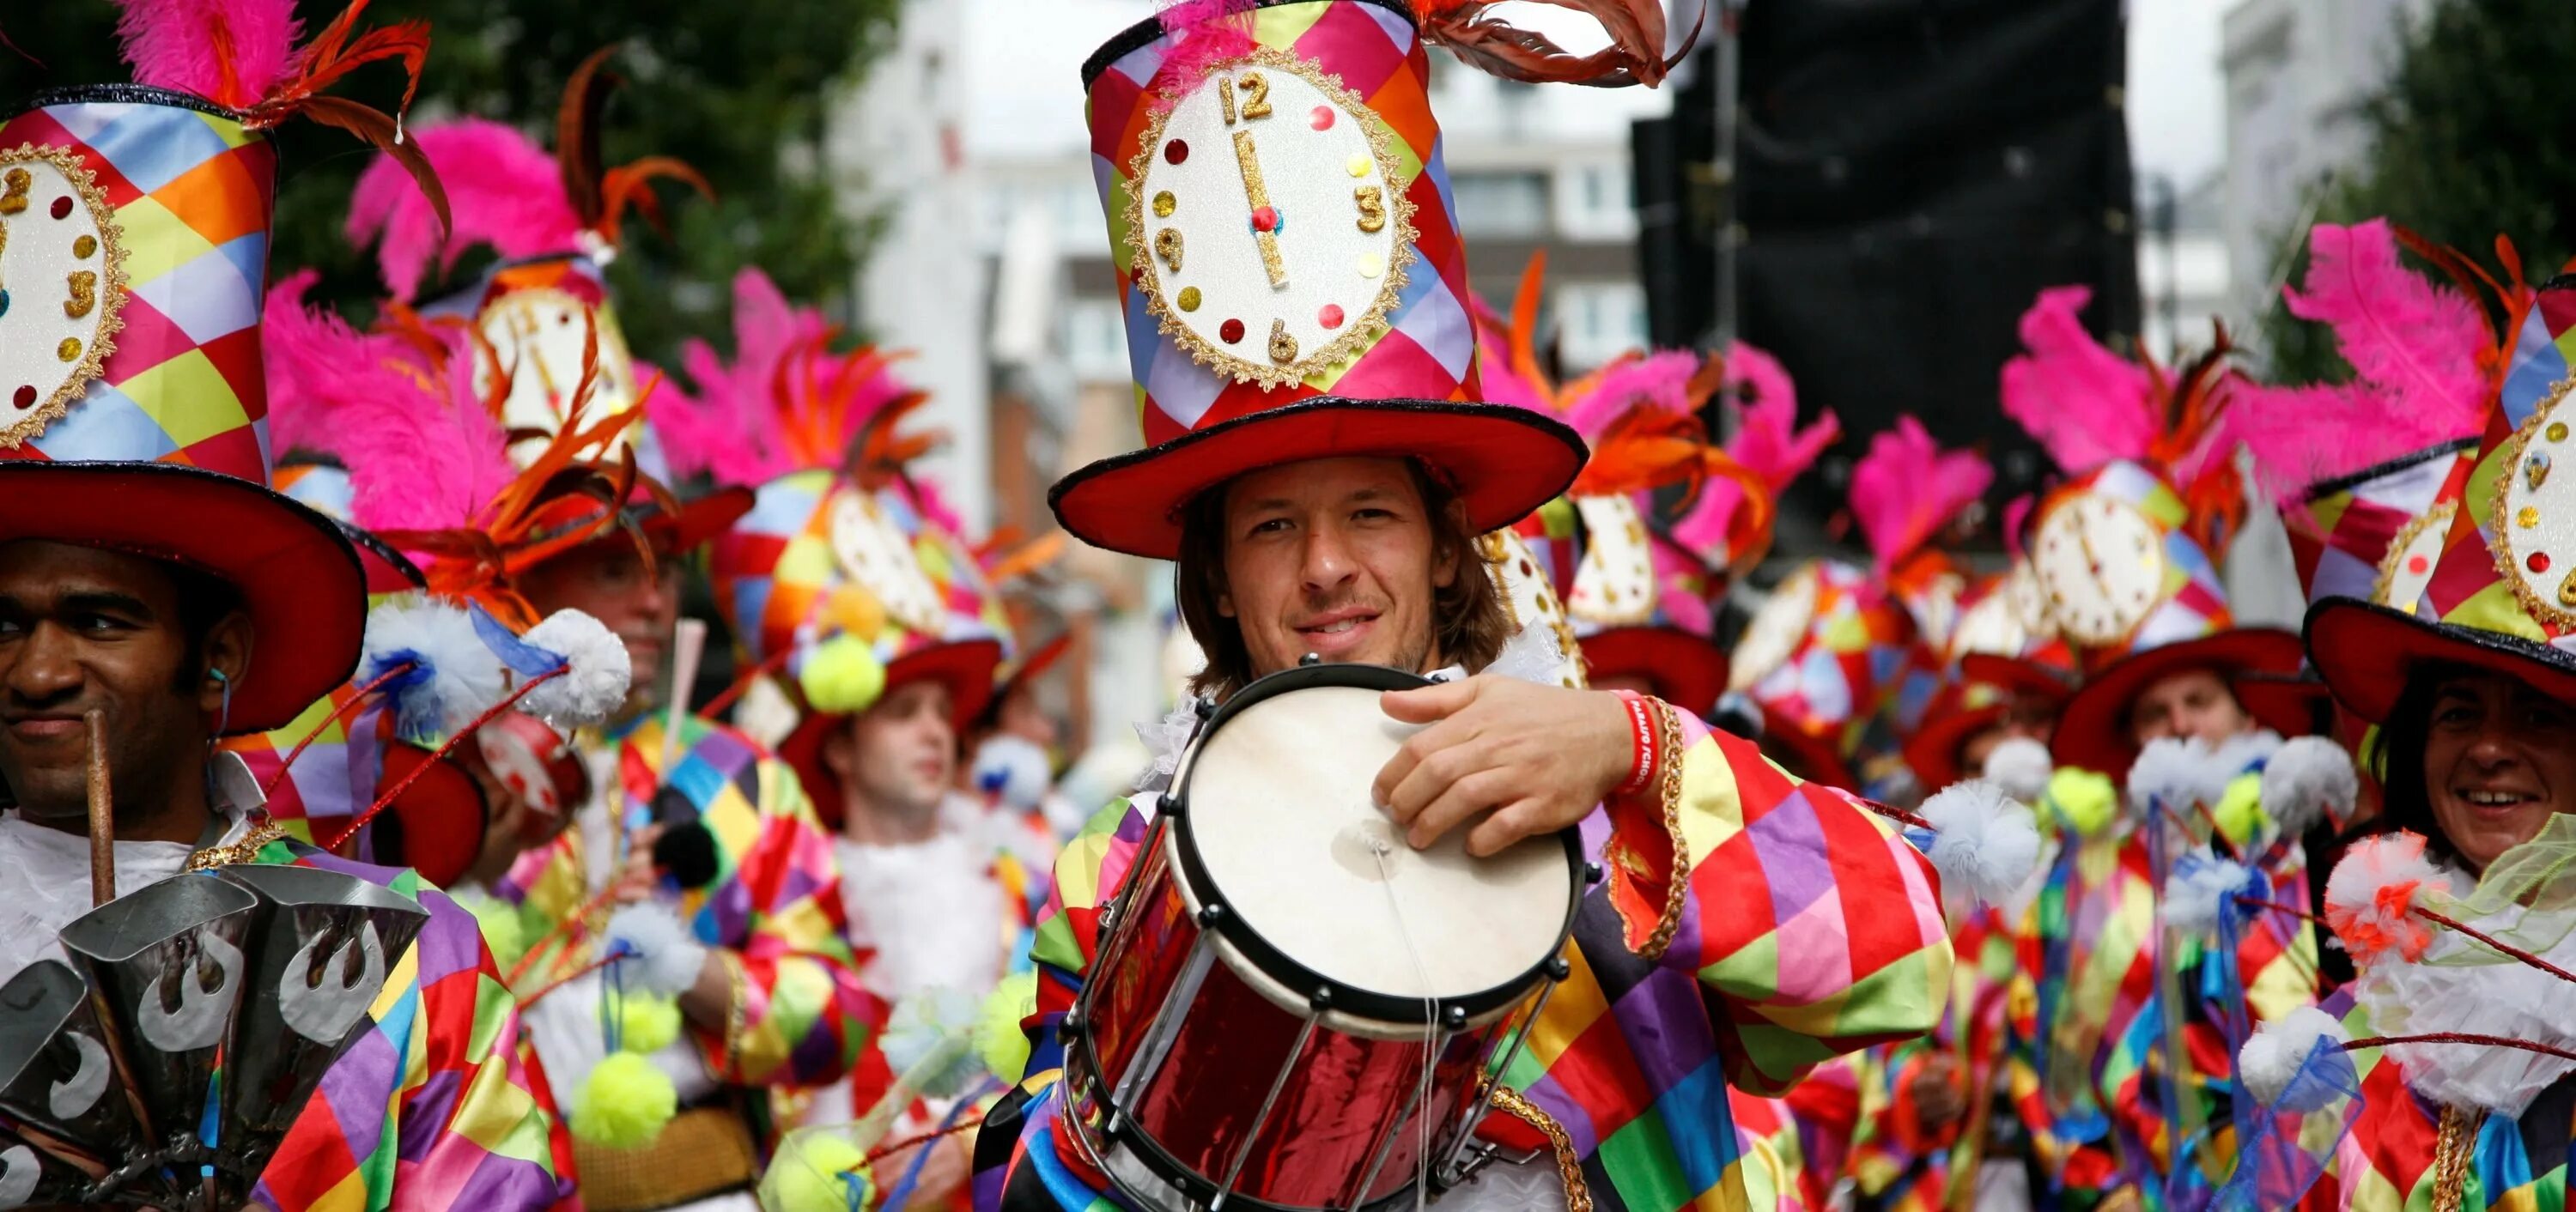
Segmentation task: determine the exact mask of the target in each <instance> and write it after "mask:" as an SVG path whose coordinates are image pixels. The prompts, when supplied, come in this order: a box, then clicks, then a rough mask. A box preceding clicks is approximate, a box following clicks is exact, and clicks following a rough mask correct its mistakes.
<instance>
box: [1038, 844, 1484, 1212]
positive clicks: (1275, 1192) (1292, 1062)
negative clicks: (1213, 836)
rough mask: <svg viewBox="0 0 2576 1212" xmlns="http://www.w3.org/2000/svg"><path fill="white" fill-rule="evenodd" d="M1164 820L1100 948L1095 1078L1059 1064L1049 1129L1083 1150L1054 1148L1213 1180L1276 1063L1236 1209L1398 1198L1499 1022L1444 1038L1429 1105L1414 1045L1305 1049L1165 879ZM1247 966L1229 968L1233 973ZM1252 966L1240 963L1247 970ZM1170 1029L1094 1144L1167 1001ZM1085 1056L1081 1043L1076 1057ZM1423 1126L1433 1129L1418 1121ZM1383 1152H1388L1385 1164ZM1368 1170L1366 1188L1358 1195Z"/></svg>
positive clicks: (1443, 1133)
mask: <svg viewBox="0 0 2576 1212" xmlns="http://www.w3.org/2000/svg"><path fill="white" fill-rule="evenodd" d="M1168 834H1169V825H1168V822H1157V824H1156V826H1155V828H1154V831H1153V832H1152V833H1151V834H1150V835H1149V836H1148V837H1147V839H1146V843H1145V845H1144V846H1143V847H1142V848H1141V850H1140V851H1139V854H1138V861H1137V864H1136V866H1135V868H1134V869H1133V870H1132V871H1130V872H1129V874H1128V883H1127V889H1126V892H1125V894H1124V896H1123V899H1122V900H1121V901H1120V902H1119V903H1120V906H1121V907H1120V909H1119V911H1118V920H1117V921H1115V922H1113V923H1112V924H1111V928H1110V934H1109V937H1108V938H1107V939H1106V940H1104V942H1103V944H1102V946H1101V949H1100V960H1099V962H1098V963H1097V964H1096V965H1095V967H1094V971H1093V973H1092V976H1091V979H1092V980H1093V981H1094V982H1099V984H1098V985H1097V987H1096V989H1095V990H1094V992H1093V994H1092V997H1091V998H1090V999H1089V1000H1090V1003H1091V1008H1090V1010H1089V1011H1088V1013H1087V1015H1086V1017H1085V1019H1084V1030H1085V1031H1086V1032H1087V1033H1088V1043H1089V1046H1090V1047H1091V1048H1092V1049H1094V1050H1095V1051H1094V1052H1093V1056H1095V1057H1096V1058H1097V1066H1098V1069H1097V1074H1096V1076H1093V1075H1090V1074H1080V1075H1079V1076H1076V1075H1077V1074H1079V1073H1080V1070H1082V1069H1084V1068H1088V1067H1089V1066H1086V1065H1083V1064H1081V1063H1080V1062H1079V1061H1078V1060H1076V1059H1075V1058H1068V1077H1069V1078H1072V1079H1073V1080H1069V1081H1068V1083H1067V1091H1066V1093H1067V1096H1068V1098H1069V1099H1070V1100H1071V1101H1070V1102H1069V1104H1068V1106H1067V1108H1066V1113H1065V1115H1064V1116H1063V1117H1062V1118H1061V1119H1060V1120H1059V1121H1058V1130H1059V1132H1075V1133H1080V1134H1082V1135H1084V1136H1086V1137H1088V1138H1089V1140H1088V1142H1076V1141H1071V1140H1066V1141H1063V1142H1061V1143H1063V1144H1065V1145H1067V1146H1071V1147H1072V1148H1073V1149H1074V1150H1076V1151H1077V1153H1076V1155H1080V1153H1088V1152H1091V1151H1093V1150H1094V1149H1095V1148H1096V1149H1098V1150H1099V1151H1102V1152H1108V1151H1112V1150H1116V1149H1120V1148H1125V1149H1129V1150H1132V1151H1135V1152H1137V1153H1139V1154H1140V1155H1145V1154H1146V1153H1147V1151H1151V1152H1155V1153H1160V1154H1161V1155H1162V1159H1163V1160H1164V1161H1165V1162H1166V1164H1165V1165H1162V1166H1158V1167H1155V1168H1157V1169H1162V1170H1168V1169H1170V1163H1177V1164H1178V1165H1179V1166H1181V1167H1184V1168H1186V1169H1187V1170H1189V1171H1190V1172H1191V1173H1193V1174H1195V1175H1197V1176H1199V1177H1201V1178H1204V1179H1206V1180H1208V1181H1209V1182H1210V1183H1211V1184H1213V1183H1216V1182H1219V1181H1222V1179H1223V1178H1224V1176H1225V1173H1226V1170H1227V1168H1228V1167H1229V1166H1230V1165H1231V1164H1232V1163H1233V1161H1234V1158H1235V1156H1236V1154H1237V1153H1238V1152H1239V1151H1240V1150H1242V1148H1243V1145H1244V1139H1245V1134H1246V1133H1247V1132H1249V1131H1251V1129H1252V1125H1253V1122H1254V1121H1255V1119H1256V1118H1258V1117H1259V1114H1260V1110H1261V1103H1262V1099H1263V1097H1264V1096H1265V1095H1267V1094H1268V1093H1269V1091H1270V1087H1271V1084H1272V1082H1273V1081H1274V1080H1276V1079H1277V1078H1278V1075H1279V1073H1280V1072H1281V1070H1282V1069H1283V1068H1285V1069H1288V1070H1289V1071H1290V1072H1289V1076H1288V1078H1287V1082H1286V1085H1285V1086H1284V1087H1282V1089H1281V1091H1280V1094H1279V1098H1278V1101H1277V1103H1276V1104H1275V1105H1274V1106H1273V1107H1272V1108H1271V1110H1270V1114H1269V1117H1268V1119H1267V1120H1266V1121H1263V1123H1262V1125H1261V1128H1260V1130H1259V1132H1258V1133H1257V1134H1256V1135H1254V1136H1253V1138H1252V1141H1251V1150H1250V1152H1249V1154H1247V1155H1246V1156H1247V1157H1248V1160H1247V1161H1246V1162H1245V1164H1244V1167H1243V1170H1242V1172H1241V1174H1240V1175H1239V1176H1238V1177H1237V1179H1236V1180H1235V1183H1234V1187H1233V1190H1234V1192H1235V1197H1234V1199H1233V1200H1232V1201H1230V1203H1232V1204H1233V1205H1235V1206H1241V1205H1242V1204H1243V1202H1244V1201H1246V1200H1249V1201H1252V1202H1254V1203H1257V1204H1262V1205H1269V1206H1272V1207H1282V1208H1328V1207H1329V1208H1351V1207H1358V1206H1364V1205H1367V1204H1369V1203H1372V1202H1374V1201H1376V1200H1379V1199H1383V1198H1385V1197H1387V1196H1390V1195H1393V1194H1396V1193H1399V1192H1402V1191H1404V1190H1405V1189H1406V1188H1407V1187H1409V1186H1410V1185H1411V1184H1412V1183H1413V1181H1414V1179H1415V1174H1416V1167H1417V1166H1418V1165H1420V1163H1421V1158H1422V1150H1423V1147H1424V1145H1425V1139H1424V1131H1425V1129H1424V1125H1425V1124H1426V1123H1428V1125H1429V1141H1428V1144H1429V1146H1430V1148H1431V1149H1432V1150H1433V1155H1434V1157H1435V1158H1437V1156H1438V1155H1439V1153H1440V1152H1441V1151H1443V1150H1444V1149H1445V1148H1446V1147H1447V1145H1448V1144H1449V1143H1450V1140H1451V1137H1452V1135H1453V1131H1452V1130H1453V1128H1454V1126H1455V1125H1456V1124H1457V1123H1458V1122H1459V1120H1460V1118H1461V1116H1462V1113H1463V1111H1464V1108H1463V1106H1462V1105H1461V1100H1462V1099H1465V1098H1468V1097H1472V1096H1473V1095H1474V1094H1475V1092H1476V1090H1477V1086H1478V1073H1479V1071H1480V1070H1481V1069H1482V1068H1483V1067H1484V1065H1485V1064H1486V1063H1487V1061H1488V1060H1489V1059H1490V1054H1491V1052H1492V1051H1493V1048H1494V1046H1495V1043H1496V1042H1497V1041H1498V1040H1499V1039H1501V1038H1503V1033H1504V1031H1503V1029H1504V1026H1505V1025H1507V1023H1508V1017H1507V1018H1506V1021H1505V1022H1504V1023H1497V1024H1494V1025H1492V1026H1488V1027H1485V1028H1483V1029H1481V1030H1476V1031H1472V1032H1466V1033H1462V1034H1459V1035H1455V1036H1452V1037H1450V1039H1449V1041H1448V1043H1447V1046H1446V1047H1445V1048H1444V1049H1443V1050H1442V1053H1441V1055H1440V1057H1439V1060H1438V1063H1437V1064H1436V1065H1435V1066H1434V1068H1433V1070H1432V1072H1431V1074H1430V1081H1429V1089H1428V1098H1427V1100H1425V1103H1424V1105H1423V1106H1421V1107H1418V1108H1417V1107H1415V1106H1414V1103H1415V1102H1416V1100H1417V1098H1418V1097H1419V1096H1420V1095H1421V1094H1422V1092H1423V1087H1424V1073H1423V1064H1422V1060H1423V1052H1424V1048H1425V1041H1424V1040H1422V1039H1409V1040H1404V1039H1376V1038H1364V1037H1362V1036H1358V1035H1351V1034H1345V1033H1342V1032H1339V1031H1335V1030H1332V1029H1331V1026H1330V1023H1331V1020H1330V1019H1329V1018H1327V1019H1326V1020H1325V1021H1324V1022H1323V1023H1319V1024H1318V1025H1317V1028H1316V1030H1315V1031H1314V1033H1313V1035H1312V1036H1311V1037H1310V1038H1309V1039H1308V1040H1307V1042H1306V1046H1305V1049H1304V1051H1303V1052H1302V1053H1297V1052H1296V1051H1295V1050H1296V1048H1297V1039H1298V1035H1299V1032H1300V1031H1301V1029H1302V1028H1303V1027H1304V1019H1303V1017H1302V1016H1301V1015H1299V1014H1298V1013H1296V1012H1293V1011H1290V1010H1288V1009H1284V1008H1282V1007H1281V1006H1280V1005H1279V1004H1278V1003H1277V1002H1275V1001H1273V1000H1272V999H1271V998H1270V997H1268V996H1265V995H1264V994H1263V993H1262V992H1261V990H1259V989H1257V988H1255V987H1254V986H1253V985H1252V984H1251V983H1249V982H1247V981H1246V980H1244V979H1243V978H1242V977H1241V976H1239V975H1238V974H1237V971H1236V969H1235V968H1234V967H1232V966H1230V965H1229V964H1228V963H1227V962H1225V960H1224V959H1221V958H1219V957H1218V955H1217V954H1215V953H1218V952H1225V951H1230V948H1227V947H1226V945H1225V944H1224V943H1223V942H1222V941H1221V940H1220V939H1218V938H1216V937H1215V936H1214V935H1212V934H1209V933H1206V932H1203V931H1202V929H1201V928H1200V926H1199V924H1198V922H1197V921H1196V920H1195V918H1194V917H1193V915H1192V913H1191V910H1190V907H1189V905H1188V904H1187V902H1186V898H1185V896H1184V894H1183V891H1182V889H1181V887H1180V881H1179V880H1178V879H1177V878H1175V876H1174V867H1173V864H1172V861H1171V844H1170V839H1169V836H1168ZM1202 947H1204V948H1207V949H1209V950H1210V952H1211V954H1210V955H1209V956H1208V957H1207V962H1204V963H1203V964H1201V965H1198V966H1200V967H1202V968H1203V971H1202V972H1201V974H1200V976H1199V978H1198V980H1197V982H1196V984H1195V986H1194V987H1192V986H1189V985H1186V984H1185V983H1184V982H1185V978H1186V977H1187V976H1188V973H1189V969H1191V968H1192V967H1193V960H1192V957H1193V955H1194V953H1196V952H1197V951H1199V950H1200V949H1201V948H1202ZM1241 962H1242V961H1241V960H1240V959H1239V958H1238V959H1237V960H1236V963H1241ZM1245 967H1246V969H1249V965H1245ZM1172 999H1178V1000H1179V1001H1180V1002H1181V1004H1180V1005H1178V1006H1175V1007H1173V1008H1172V1013H1173V1015H1174V1017H1175V1018H1176V1020H1177V1022H1176V1024H1175V1025H1176V1028H1177V1029H1176V1031H1175V1033H1174V1035H1173V1037H1172V1041H1171V1045H1170V1047H1169V1048H1168V1049H1164V1050H1162V1051H1161V1056H1162V1059H1161V1062H1160V1063H1159V1065H1157V1066H1156V1067H1155V1069H1154V1071H1153V1072H1152V1073H1151V1074H1150V1075H1148V1076H1147V1077H1145V1079H1144V1081H1143V1084H1142V1085H1141V1086H1140V1087H1139V1088H1138V1089H1137V1090H1135V1091H1134V1092H1133V1093H1132V1094H1131V1095H1130V1097H1129V1098H1128V1099H1126V1100H1124V1101H1123V1102H1122V1103H1121V1106H1122V1107H1124V1109H1125V1111H1126V1121H1125V1122H1124V1123H1122V1124H1121V1125H1120V1130H1119V1132H1118V1134H1117V1136H1116V1137H1115V1138H1106V1139H1105V1138H1104V1136H1103V1129H1104V1128H1105V1127H1106V1120H1107V1116H1108V1109H1107V1107H1106V1105H1105V1101H1106V1100H1104V1099H1103V1097H1102V1096H1103V1095H1114V1094H1115V1093H1117V1092H1118V1091H1120V1090H1122V1089H1123V1087H1124V1083H1125V1082H1126V1081H1127V1079H1128V1076H1129V1074H1130V1073H1131V1072H1132V1071H1133V1070H1134V1068H1135V1066H1136V1065H1137V1064H1139V1063H1140V1060H1145V1059H1149V1057H1148V1054H1147V1053H1146V1050H1145V1048H1144V1044H1145V1041H1146V1037H1147V1036H1148V1035H1150V1034H1151V1033H1152V1031H1153V1028H1154V1023H1155V1020H1156V1018H1157V1017H1158V1016H1161V1015H1162V1014H1163V1012H1164V1008H1165V1005H1166V1002H1167V1001H1168V1000H1172ZM1083 1047H1084V1042H1083V1041H1076V1042H1075V1044H1074V1048H1075V1050H1076V1051H1077V1052H1079V1051H1081V1050H1082V1049H1083ZM1425 1116H1427V1117H1428V1118H1427V1120H1426V1119H1425V1118H1424V1117H1425ZM1382 1148H1383V1150H1384V1152H1385V1154H1386V1157H1385V1160H1384V1162H1383V1163H1380V1162H1379V1160H1378V1159H1379V1153H1380V1151H1381V1149H1382ZM1372 1165H1375V1166H1377V1178H1376V1181H1375V1182H1374V1183H1373V1184H1371V1186H1370V1189H1369V1190H1367V1191H1365V1192H1361V1191H1358V1190H1356V1188H1357V1186H1358V1185H1359V1183H1360V1181H1361V1179H1362V1177H1363V1176H1364V1175H1366V1174H1367V1173H1368V1171H1369V1169H1370V1167H1371V1166H1372Z"/></svg>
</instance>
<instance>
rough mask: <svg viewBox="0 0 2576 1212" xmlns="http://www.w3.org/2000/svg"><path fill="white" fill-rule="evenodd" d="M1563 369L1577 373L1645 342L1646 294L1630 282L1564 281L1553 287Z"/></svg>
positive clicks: (1639, 346) (1570, 372)
mask: <svg viewBox="0 0 2576 1212" xmlns="http://www.w3.org/2000/svg"><path fill="white" fill-rule="evenodd" d="M1556 314H1557V315H1558V316H1559V317H1560V321H1559V322H1560V323H1562V324H1563V325H1564V328H1563V332H1564V334H1565V336H1564V345H1563V352H1564V355H1565V362H1566V371H1567V373H1569V374H1572V373H1580V372H1582V371H1587V370H1591V369H1592V368H1594V367H1596V366H1599V365H1601V364H1602V363H1604V362H1607V361H1609V360H1610V359H1612V358H1615V357H1618V356H1619V355H1620V354H1623V353H1626V352H1628V351H1629V350H1632V349H1638V348H1642V347H1643V346H1644V345H1645V343H1646V295H1645V291H1644V290H1643V289H1642V288H1641V287H1639V286H1638V285H1637V284H1636V283H1633V282H1582V283H1568V284H1567V285H1564V286H1562V287H1559V288H1558V289H1557V293H1556Z"/></svg>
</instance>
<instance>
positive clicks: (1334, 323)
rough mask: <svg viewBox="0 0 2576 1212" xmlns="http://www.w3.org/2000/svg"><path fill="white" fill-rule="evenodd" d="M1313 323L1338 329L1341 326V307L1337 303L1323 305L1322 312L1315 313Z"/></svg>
mask: <svg viewBox="0 0 2576 1212" xmlns="http://www.w3.org/2000/svg"><path fill="white" fill-rule="evenodd" d="M1315 322H1316V323H1318V324H1321V325H1323V326H1324V327H1326V328H1340V327H1341V326H1342V305H1341V304H1339V303H1327V304H1325V305H1324V310H1322V311H1319V312H1316V313H1315Z"/></svg>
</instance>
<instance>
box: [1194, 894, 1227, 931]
mask: <svg viewBox="0 0 2576 1212" xmlns="http://www.w3.org/2000/svg"><path fill="white" fill-rule="evenodd" d="M1224 920H1225V903H1224V902H1222V901H1209V902H1208V903H1207V904H1206V906H1205V907H1203V908H1201V909H1200V910H1199V925H1200V926H1201V927H1204V928H1206V929H1210V930H1213V929H1215V928H1216V924H1217V923H1218V922H1221V921H1224Z"/></svg>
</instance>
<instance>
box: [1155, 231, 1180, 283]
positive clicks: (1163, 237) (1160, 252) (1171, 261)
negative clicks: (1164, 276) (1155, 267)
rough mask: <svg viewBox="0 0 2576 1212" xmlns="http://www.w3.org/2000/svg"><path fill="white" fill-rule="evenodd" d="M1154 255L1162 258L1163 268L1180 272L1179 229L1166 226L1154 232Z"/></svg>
mask: <svg viewBox="0 0 2576 1212" xmlns="http://www.w3.org/2000/svg"><path fill="white" fill-rule="evenodd" d="M1154 255H1155V256H1158V257H1161V258H1162V259H1163V268H1165V269H1168V270H1170V271H1172V272H1173V273H1179V272H1181V229H1180V228H1177V227H1166V228H1164V229H1163V230H1161V231H1158V232H1155V233H1154Z"/></svg>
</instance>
